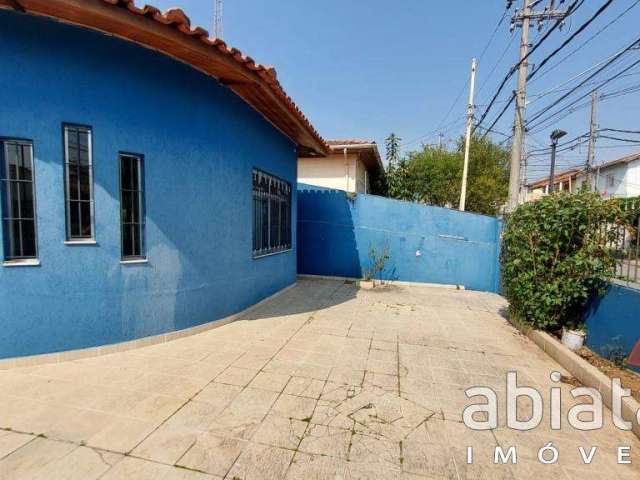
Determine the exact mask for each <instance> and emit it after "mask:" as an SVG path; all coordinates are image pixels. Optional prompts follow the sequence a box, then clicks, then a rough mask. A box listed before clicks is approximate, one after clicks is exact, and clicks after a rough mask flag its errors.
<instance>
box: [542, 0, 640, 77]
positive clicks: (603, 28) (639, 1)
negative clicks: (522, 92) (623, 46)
mask: <svg viewBox="0 0 640 480" xmlns="http://www.w3.org/2000/svg"><path fill="white" fill-rule="evenodd" d="M638 4H640V0H636V1H635V2H634V3H633V4H632V5H631V6H630V7H629V8H627V9H626V10H625V11H623V12H622V13H621V14H620V15H618V16H617V17H616V18H614V19H613V20H611V21H610V22H609V23H607V24H606V25H604V26H603V27H602V28H601V29H600V30H598V31H597V32H596V33H595V34H593V35H592V36H591V37H589V38H588V39H587V40H586V41H584V42H583V43H581V44H580V45H579V46H578V47H576V48H574V49H573V50H572V51H571V52H569V53H568V54H567V55H565V56H564V57H562V58H561V59H560V60H558V61H557V62H556V63H555V64H553V65H552V66H551V67H549V68H548V69H547V70H546V71H545V72H542V74H541V75H538V77H537V79H536V80H540V79H541V78H542V77H544V76H546V75H547V74H548V73H550V72H551V71H553V70H555V69H556V68H557V67H559V66H560V65H562V64H563V63H564V61H565V60H567V59H568V58H570V57H572V56H573V55H575V54H576V53H577V52H579V51H580V50H582V49H583V48H584V47H586V46H587V45H588V44H589V43H591V42H592V41H593V40H595V39H596V38H597V37H598V36H600V35H601V34H602V33H603V32H604V31H605V30H607V29H608V28H609V27H611V26H612V25H614V24H615V23H616V22H618V21H619V20H620V19H621V18H623V17H624V16H625V15H626V14H627V13H629V12H630V11H631V10H632V9H633V8H635V7H636V6H638ZM532 81H535V80H532Z"/></svg>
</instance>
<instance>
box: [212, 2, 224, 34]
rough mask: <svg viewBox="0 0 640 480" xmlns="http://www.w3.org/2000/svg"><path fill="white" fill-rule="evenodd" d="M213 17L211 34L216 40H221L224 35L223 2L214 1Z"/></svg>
mask: <svg viewBox="0 0 640 480" xmlns="http://www.w3.org/2000/svg"><path fill="white" fill-rule="evenodd" d="M214 1H215V4H214V17H213V32H214V34H215V36H216V38H219V39H222V36H223V35H224V31H223V10H222V9H223V0H214Z"/></svg>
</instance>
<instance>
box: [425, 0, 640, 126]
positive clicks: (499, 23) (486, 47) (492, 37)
mask: <svg viewBox="0 0 640 480" xmlns="http://www.w3.org/2000/svg"><path fill="white" fill-rule="evenodd" d="M639 1H640V0H639ZM508 12H509V10H508V9H507V10H505V11H504V13H503V14H502V17H500V20H498V23H497V25H496V27H495V28H494V30H493V33H492V34H491V36H490V37H489V40H488V41H487V43H486V44H485V46H484V49H483V50H482V53H481V54H480V57H479V58H478V63H480V62H481V61H482V59H483V58H484V55H485V53H487V50H488V49H489V47H490V46H491V44H492V43H493V40H494V39H495V37H496V35H497V33H498V30H499V29H500V27H501V26H502V24H503V23H504V21H505V19H506V18H507V13H508ZM469 81H470V80H469V79H467V81H466V82H465V84H464V85H463V86H462V88H461V89H460V91H459V92H458V94H457V95H456V98H455V100H454V101H453V103H452V104H451V107H450V108H449V110H448V111H447V114H446V115H445V116H444V118H443V119H442V120H441V121H440V124H439V125H438V128H436V131H437V130H439V129H440V128H442V125H443V124H444V123H445V122H446V121H447V120H448V119H449V115H451V112H452V111H453V109H454V108H455V106H456V105H457V104H458V102H459V101H460V98H461V97H462V95H463V93H464V92H465V90H466V89H467V87H468V86H469Z"/></svg>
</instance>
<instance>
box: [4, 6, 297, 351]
mask: <svg viewBox="0 0 640 480" xmlns="http://www.w3.org/2000/svg"><path fill="white" fill-rule="evenodd" d="M0 63H1V64H2V69H0V137H1V136H4V137H20V138H25V139H30V140H32V141H33V144H34V152H35V169H36V170H35V174H36V195H37V217H38V230H39V232H38V240H39V242H38V243H39V257H40V261H41V266H40V267H32V268H27V267H20V268H2V267H0V325H1V329H0V358H4V357H13V356H21V355H28V354H37V353H45V352H54V351H61V350H67V349H75V348H82V347H90V346H96V345H102V344H109V343H115V342H121V341H125V340H131V339H135V338H140V337H145V336H149V335H155V334H160V333H164V332H168V331H173V330H178V329H183V328H186V327H191V326H194V325H198V324H202V323H205V322H209V321H213V320H216V319H220V318H223V317H225V316H228V315H230V314H233V313H235V312H238V311H240V310H242V309H244V308H246V307H248V306H250V305H252V304H254V303H256V302H257V301H259V300H261V299H263V298H265V297H267V296H269V295H271V294H273V293H275V292H277V291H278V290H280V289H282V288H284V287H286V286H287V285H289V284H291V283H293V282H295V278H296V256H295V238H296V234H295V230H294V232H293V239H294V250H293V251H291V252H288V253H283V254H278V255H273V256H270V257H266V258H262V259H257V260H253V259H252V255H251V248H252V244H251V228H252V216H251V208H252V201H251V189H252V177H251V170H252V167H258V168H260V169H262V170H264V171H266V172H269V173H272V174H274V175H277V176H279V177H281V178H284V179H286V180H288V181H289V182H291V183H292V185H295V181H296V154H295V148H294V145H293V143H292V142H291V141H290V140H289V139H287V138H286V137H285V136H283V135H282V134H281V133H279V132H278V131H277V130H276V129H274V128H273V127H272V126H271V125H270V124H269V123H268V122H267V121H266V120H264V119H263V117H261V116H260V115H259V114H258V113H256V112H255V111H254V110H252V109H251V108H250V107H248V106H247V105H246V104H245V103H244V102H243V101H242V100H241V99H240V98H238V97H237V96H236V95H235V94H233V93H232V92H231V91H229V90H228V89H226V88H224V87H223V86H221V85H219V84H218V83H217V82H216V81H215V80H213V79H211V78H208V77H206V76H204V75H202V74H201V73H199V72H197V71H195V70H193V69H191V68H189V67H188V66H186V65H183V64H181V63H178V62H175V61H173V60H172V59H170V58H167V57H165V56H163V55H161V54H159V53H157V52H153V51H150V50H147V49H144V48H141V47H139V46H136V45H134V44H131V43H128V42H125V41H122V40H119V39H116V38H112V37H109V36H105V35H102V34H100V33H97V32H92V31H89V30H85V29H81V28H77V27H73V26H69V25H64V24H61V23H57V22H54V21H50V20H46V19H42V18H35V17H30V16H27V15H22V14H17V13H13V12H4V11H3V12H0ZM63 122H69V123H78V124H83V125H89V126H91V127H92V128H93V148H94V151H93V158H94V175H95V216H96V237H97V245H96V246H65V245H64V243H63V242H64V240H65V220H64V219H65V211H64V193H63V147H62V127H61V125H62V123H63ZM119 151H128V152H135V153H140V154H144V156H145V170H146V179H145V184H146V189H147V192H146V213H147V219H146V220H147V230H146V235H147V237H146V238H147V253H148V258H149V262H148V264H146V265H135V266H124V265H121V264H120V253H121V252H120V224H119V222H120V212H119V191H118V152H119ZM294 192H295V190H294ZM295 210H296V195H295V193H294V195H293V215H294V218H295ZM0 228H1V227H0ZM294 228H295V224H294ZM0 233H1V232H0Z"/></svg>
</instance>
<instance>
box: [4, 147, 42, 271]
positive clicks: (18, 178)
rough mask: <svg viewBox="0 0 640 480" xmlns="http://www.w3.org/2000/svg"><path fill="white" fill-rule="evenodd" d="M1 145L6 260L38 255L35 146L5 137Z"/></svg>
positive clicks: (30, 257)
mask: <svg viewBox="0 0 640 480" xmlns="http://www.w3.org/2000/svg"><path fill="white" fill-rule="evenodd" d="M0 146H1V149H0V152H1V155H2V157H1V159H2V162H1V165H2V167H1V168H0V172H1V174H2V179H1V182H0V184H1V185H0V190H1V191H0V195H1V196H2V202H0V203H1V204H2V224H3V234H4V238H3V240H2V244H3V250H4V259H5V260H19V259H32V258H37V229H36V207H35V191H34V189H35V183H34V175H33V146H32V145H31V142H27V141H22V140H5V141H2V142H0Z"/></svg>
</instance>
